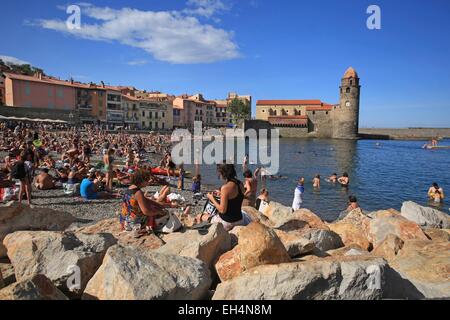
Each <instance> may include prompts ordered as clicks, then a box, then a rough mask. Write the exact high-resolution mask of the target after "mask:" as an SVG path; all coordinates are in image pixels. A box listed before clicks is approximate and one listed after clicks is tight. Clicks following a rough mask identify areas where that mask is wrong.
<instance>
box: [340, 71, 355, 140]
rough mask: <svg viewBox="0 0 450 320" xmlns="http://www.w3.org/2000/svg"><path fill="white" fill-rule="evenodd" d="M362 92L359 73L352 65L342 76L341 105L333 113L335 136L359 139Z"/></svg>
mask: <svg viewBox="0 0 450 320" xmlns="http://www.w3.org/2000/svg"><path fill="white" fill-rule="evenodd" d="M360 92H361V86H360V85H359V77H358V74H357V73H356V71H355V69H353V68H352V67H350V68H348V69H347V71H346V72H345V74H344V77H343V78H342V81H341V87H340V99H339V107H338V108H337V109H335V110H334V114H333V138H336V139H358V131H359V100H360Z"/></svg>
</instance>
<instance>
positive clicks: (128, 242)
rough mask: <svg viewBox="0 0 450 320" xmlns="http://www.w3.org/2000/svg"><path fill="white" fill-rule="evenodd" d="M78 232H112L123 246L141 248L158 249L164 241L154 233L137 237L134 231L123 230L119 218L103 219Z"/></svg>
mask: <svg viewBox="0 0 450 320" xmlns="http://www.w3.org/2000/svg"><path fill="white" fill-rule="evenodd" d="M76 231H77V232H81V233H86V234H98V233H110V234H112V235H113V236H114V238H116V239H117V241H118V243H119V244H121V245H123V246H136V247H139V248H147V249H158V248H160V247H161V246H163V245H164V242H163V241H162V240H161V239H160V238H158V237H157V236H155V235H154V234H153V233H152V234H149V235H145V236H142V237H140V238H135V237H134V236H133V233H132V232H126V231H123V230H122V228H121V226H120V223H119V220H118V219H117V218H112V219H107V220H102V221H99V222H97V223H96V224H94V225H90V226H87V227H82V228H79V229H77V230H76Z"/></svg>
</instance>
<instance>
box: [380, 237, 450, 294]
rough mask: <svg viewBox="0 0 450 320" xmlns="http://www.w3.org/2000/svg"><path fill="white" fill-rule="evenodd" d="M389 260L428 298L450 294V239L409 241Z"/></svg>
mask: <svg viewBox="0 0 450 320" xmlns="http://www.w3.org/2000/svg"><path fill="white" fill-rule="evenodd" d="M389 264H390V265H391V266H392V268H394V269H395V270H396V271H398V273H399V274H400V275H401V276H402V277H403V278H405V279H407V280H408V281H410V282H411V283H412V284H413V285H414V286H415V287H416V288H417V289H418V290H419V291H420V292H421V294H422V295H423V297H424V298H428V299H437V298H450V281H449V279H450V243H448V242H447V243H446V242H434V241H423V240H409V241H405V244H404V245H403V248H402V249H401V250H400V252H399V253H398V254H397V257H396V258H395V259H394V260H393V261H390V262H389Z"/></svg>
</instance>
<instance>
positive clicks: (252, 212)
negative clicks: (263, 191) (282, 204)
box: [242, 207, 272, 226]
mask: <svg viewBox="0 0 450 320" xmlns="http://www.w3.org/2000/svg"><path fill="white" fill-rule="evenodd" d="M242 211H243V212H245V213H246V214H248V215H249V216H250V218H251V219H252V221H254V222H260V223H262V224H264V225H266V226H271V225H272V224H271V222H270V220H269V218H267V217H266V216H265V215H263V214H262V213H261V212H259V211H258V210H257V209H255V208H253V207H242Z"/></svg>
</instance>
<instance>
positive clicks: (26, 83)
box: [25, 82, 31, 96]
mask: <svg viewBox="0 0 450 320" xmlns="http://www.w3.org/2000/svg"><path fill="white" fill-rule="evenodd" d="M30 94H31V88H30V84H29V83H28V82H25V95H27V96H29V95H30Z"/></svg>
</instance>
